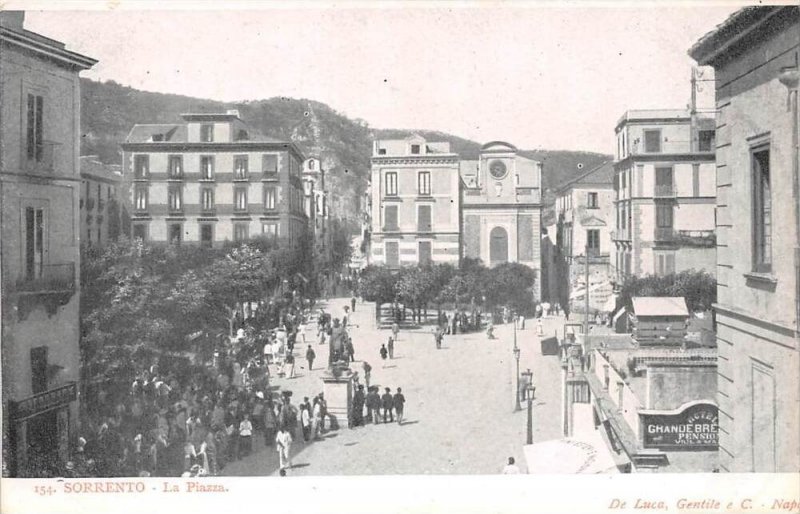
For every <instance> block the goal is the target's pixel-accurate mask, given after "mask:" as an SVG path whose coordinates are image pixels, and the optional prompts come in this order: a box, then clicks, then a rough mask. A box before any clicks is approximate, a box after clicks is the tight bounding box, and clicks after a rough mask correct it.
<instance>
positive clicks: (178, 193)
mask: <svg viewBox="0 0 800 514" xmlns="http://www.w3.org/2000/svg"><path fill="white" fill-rule="evenodd" d="M167 197H168V198H167V199H168V202H169V210H170V211H173V212H177V211H180V210H182V209H183V190H182V189H181V187H180V186H170V188H169V191H168V193H167Z"/></svg>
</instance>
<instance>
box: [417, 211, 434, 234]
mask: <svg viewBox="0 0 800 514" xmlns="http://www.w3.org/2000/svg"><path fill="white" fill-rule="evenodd" d="M431 230H432V228H431V206H430V205H420V206H419V207H418V216H417V231H418V232H430V231H431Z"/></svg>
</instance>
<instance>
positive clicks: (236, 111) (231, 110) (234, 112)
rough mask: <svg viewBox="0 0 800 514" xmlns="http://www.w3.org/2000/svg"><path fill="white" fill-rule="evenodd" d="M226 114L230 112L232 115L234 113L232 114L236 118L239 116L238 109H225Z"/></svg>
mask: <svg viewBox="0 0 800 514" xmlns="http://www.w3.org/2000/svg"><path fill="white" fill-rule="evenodd" d="M226 114H232V115H234V116H236V117H237V118H238V117H239V109H228V110H227V111H226Z"/></svg>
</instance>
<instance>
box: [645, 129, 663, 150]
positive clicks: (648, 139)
mask: <svg viewBox="0 0 800 514" xmlns="http://www.w3.org/2000/svg"><path fill="white" fill-rule="evenodd" d="M644 151H645V152H647V153H660V152H661V131H660V130H645V131H644Z"/></svg>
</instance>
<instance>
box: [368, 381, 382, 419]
mask: <svg viewBox="0 0 800 514" xmlns="http://www.w3.org/2000/svg"><path fill="white" fill-rule="evenodd" d="M380 410H381V397H380V396H379V395H378V388H377V387H370V388H369V389H368V392H367V416H368V417H369V418H370V419H371V420H372V424H373V425H377V424H378V423H380Z"/></svg>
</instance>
